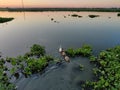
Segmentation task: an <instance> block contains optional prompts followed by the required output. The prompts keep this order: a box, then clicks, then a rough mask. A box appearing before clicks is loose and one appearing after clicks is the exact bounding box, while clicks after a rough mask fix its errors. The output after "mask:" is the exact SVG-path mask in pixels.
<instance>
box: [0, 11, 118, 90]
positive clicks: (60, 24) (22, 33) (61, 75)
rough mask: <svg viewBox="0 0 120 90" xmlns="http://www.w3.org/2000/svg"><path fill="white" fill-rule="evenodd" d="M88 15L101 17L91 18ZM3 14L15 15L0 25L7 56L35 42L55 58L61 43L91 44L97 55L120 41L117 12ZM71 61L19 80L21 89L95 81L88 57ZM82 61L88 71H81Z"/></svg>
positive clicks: (72, 89) (59, 88)
mask: <svg viewBox="0 0 120 90" xmlns="http://www.w3.org/2000/svg"><path fill="white" fill-rule="evenodd" d="M71 14H78V15H80V16H83V17H82V18H76V17H71V16H69V15H71ZM89 14H95V15H100V17H96V18H89V17H88V15H89ZM2 16H4V17H14V18H15V19H14V20H13V21H11V22H8V23H4V24H0V52H2V55H3V56H4V57H6V56H17V55H23V54H24V53H26V52H28V51H29V48H30V47H31V46H32V45H33V44H35V43H37V44H41V45H43V46H45V47H46V51H47V53H48V54H51V55H53V56H55V57H59V53H58V47H59V45H62V47H63V48H69V47H73V48H77V47H80V46H82V45H83V44H90V45H91V46H93V50H94V54H98V52H99V51H101V50H104V49H106V48H109V47H113V46H115V45H119V44H120V30H119V29H120V17H117V13H115V12H114V13H112V12H25V13H23V12H0V17H2ZM64 16H66V18H65V17H64ZM51 18H53V19H54V20H53V21H51ZM71 60H72V61H71V62H70V63H69V64H67V63H65V62H64V63H63V64H62V65H60V66H59V67H58V66H52V67H50V69H48V70H47V71H46V73H44V74H43V75H40V76H38V77H37V78H35V77H36V76H35V77H31V78H28V79H25V78H22V79H21V80H19V81H16V82H15V83H16V85H18V90H80V89H81V88H80V86H79V82H80V81H81V80H92V78H93V74H92V72H91V71H92V67H93V66H92V65H91V64H90V63H89V60H88V59H86V58H82V57H78V58H75V59H71ZM79 64H83V65H84V66H85V71H80V70H79ZM53 68H54V69H53Z"/></svg>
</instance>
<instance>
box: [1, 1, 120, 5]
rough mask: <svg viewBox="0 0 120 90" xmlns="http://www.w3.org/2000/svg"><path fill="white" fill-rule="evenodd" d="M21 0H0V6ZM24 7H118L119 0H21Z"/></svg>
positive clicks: (19, 3) (19, 2) (15, 3)
mask: <svg viewBox="0 0 120 90" xmlns="http://www.w3.org/2000/svg"><path fill="white" fill-rule="evenodd" d="M21 1H22V0H0V7H21V6H22V5H21ZM23 1H24V5H25V7H120V0H23Z"/></svg>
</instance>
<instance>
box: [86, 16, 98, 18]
mask: <svg viewBox="0 0 120 90" xmlns="http://www.w3.org/2000/svg"><path fill="white" fill-rule="evenodd" d="M88 16H89V17H90V18H95V17H99V15H88Z"/></svg>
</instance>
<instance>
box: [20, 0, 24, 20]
mask: <svg viewBox="0 0 120 90" xmlns="http://www.w3.org/2000/svg"><path fill="white" fill-rule="evenodd" d="M21 2H22V9H23V16H24V20H25V11H24V8H25V7H24V1H23V0H21Z"/></svg>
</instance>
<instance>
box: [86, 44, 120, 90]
mask: <svg viewBox="0 0 120 90" xmlns="http://www.w3.org/2000/svg"><path fill="white" fill-rule="evenodd" d="M92 59H93V60H95V59H94V58H92ZM95 64H96V66H97V67H96V68H95V69H93V71H94V74H95V76H96V78H97V79H96V80H94V81H92V82H89V81H87V82H86V87H89V88H91V89H92V90H119V89H120V46H116V47H114V48H110V49H107V50H106V51H102V52H100V54H99V56H98V57H97V59H96V62H95Z"/></svg>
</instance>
